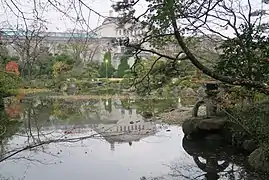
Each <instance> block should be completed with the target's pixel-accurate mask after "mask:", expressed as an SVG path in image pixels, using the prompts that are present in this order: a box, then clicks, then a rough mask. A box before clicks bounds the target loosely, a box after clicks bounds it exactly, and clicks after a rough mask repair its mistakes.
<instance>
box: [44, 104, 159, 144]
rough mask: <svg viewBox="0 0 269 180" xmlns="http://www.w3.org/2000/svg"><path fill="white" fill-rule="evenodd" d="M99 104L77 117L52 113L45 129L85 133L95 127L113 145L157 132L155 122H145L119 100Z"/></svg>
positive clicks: (85, 109) (134, 110)
mask: <svg viewBox="0 0 269 180" xmlns="http://www.w3.org/2000/svg"><path fill="white" fill-rule="evenodd" d="M108 106H109V107H108ZM97 107H98V108H97V109H95V110H94V111H93V110H92V108H90V109H87V108H86V107H85V108H84V110H83V108H82V110H81V115H82V116H75V119H74V118H71V117H67V119H65V120H60V119H58V118H57V117H54V116H50V117H49V120H48V121H47V123H46V125H45V124H44V126H42V130H50V131H52V130H59V131H62V132H66V131H68V132H69V131H70V133H84V134H85V133H90V132H91V131H92V130H94V131H96V132H97V133H100V134H101V135H102V136H103V137H104V138H105V139H106V140H107V141H108V142H110V143H111V146H113V145H114V143H119V142H132V141H138V140H139V139H141V138H143V137H146V136H149V135H152V134H154V133H155V131H156V126H155V123H153V122H146V121H144V120H143V117H142V116H141V115H140V114H137V112H136V109H132V108H129V109H125V108H123V107H122V105H121V101H120V100H103V101H100V102H99V103H97ZM80 109H81V108H80ZM130 144H131V143H130ZM112 149H113V148H112Z"/></svg>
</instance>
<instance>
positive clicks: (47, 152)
mask: <svg viewBox="0 0 269 180" xmlns="http://www.w3.org/2000/svg"><path fill="white" fill-rule="evenodd" d="M175 107H178V100H175V99H173V100H131V99H129V100H119V99H96V98H95V99H92V100H72V101H71V100H60V99H51V100H48V99H41V98H32V99H29V100H27V101H26V102H24V103H22V104H16V103H15V104H14V103H13V104H10V105H8V106H7V107H6V112H7V114H5V113H2V116H3V117H5V116H4V115H6V117H8V118H12V119H13V120H14V119H17V120H20V122H21V123H19V124H18V123H13V124H12V125H11V126H9V127H8V128H7V130H6V136H5V137H4V138H1V139H0V142H1V151H0V153H1V155H0V158H1V159H2V160H3V159H5V160H3V161H2V162H0V179H3V180H4V179H10V180H13V179H15V180H19V179H20V180H21V179H26V180H49V179H50V180H59V179H65V180H74V179H77V180H84V179H85V180H86V179H87V180H146V179H155V180H157V179H160V180H163V179H167V180H173V179H178V180H185V179H208V180H214V179H234V180H239V179H250V180H253V179H257V180H259V179H269V178H268V177H262V176H261V175H258V174H256V173H254V172H252V171H251V170H249V168H248V165H247V162H246V161H247V158H246V157H245V156H243V155H241V154H238V153H237V152H236V151H235V150H234V149H232V148H230V147H227V146H223V145H222V144H220V143H218V142H210V143H209V142H201V141H200V142H195V141H192V140H188V139H186V138H184V134H183V132H182V129H181V127H178V126H169V125H165V124H162V123H161V122H157V121H155V120H153V119H151V120H145V119H144V118H143V117H142V116H141V114H143V112H148V111H151V112H156V113H157V112H161V111H164V110H165V109H167V108H168V109H169V108H175ZM12 122H15V121H12ZM8 156H10V157H8ZM7 157H8V158H7Z"/></svg>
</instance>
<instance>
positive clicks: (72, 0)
mask: <svg viewBox="0 0 269 180" xmlns="http://www.w3.org/2000/svg"><path fill="white" fill-rule="evenodd" d="M48 1H51V2H52V3H53V4H55V5H56V6H57V8H58V10H56V9H55V7H52V6H51V5H49V3H48ZM55 1H56V0H1V1H0V5H1V6H0V19H1V20H2V27H7V24H12V25H16V24H22V26H24V21H23V20H22V17H19V18H17V17H16V15H20V16H21V13H20V12H19V11H18V9H20V10H21V11H23V14H24V16H25V17H26V18H33V15H36V14H37V13H36V12H38V17H41V19H45V20H46V21H47V23H46V27H47V28H48V29H47V31H66V30H67V29H71V30H72V29H74V28H76V29H84V30H87V31H90V30H91V29H94V28H96V27H97V26H99V25H100V24H101V23H102V22H103V20H104V17H101V16H108V15H109V10H112V8H111V5H112V4H113V3H112V1H113V0H82V1H83V2H84V3H85V5H86V6H88V7H90V8H92V9H94V10H95V11H96V12H98V13H100V15H101V16H99V15H97V14H96V13H94V12H91V13H90V14H89V12H90V10H89V8H87V7H86V6H85V5H82V6H81V12H82V13H81V12H80V8H79V7H80V6H79V3H78V2H79V0H57V1H58V2H60V4H56V3H55ZM115 1H117V0H114V2H115ZM226 1H227V2H229V1H231V0H226ZM12 2H13V3H12ZM34 2H36V3H34ZM234 2H235V3H233V7H234V6H236V3H237V4H238V2H240V3H241V6H242V7H243V9H242V10H243V11H245V12H247V8H248V6H247V4H246V3H247V0H240V1H239V0H234ZM251 3H252V5H253V7H252V8H253V9H257V8H260V7H261V0H251ZM34 6H36V7H37V8H36V9H37V11H33V9H34V8H33V7H34ZM74 7H76V8H74ZM146 7H147V5H146V3H145V1H144V0H143V1H142V0H141V2H140V3H139V4H138V6H137V7H136V9H137V11H138V12H137V14H141V13H142V12H143V11H144V10H145V8H146ZM59 9H60V10H61V11H62V12H60V11H59ZM63 13H66V14H63ZM15 14H16V15H15ZM77 14H80V19H81V17H82V16H83V17H84V19H85V20H86V21H87V22H86V24H80V23H78V21H77V20H76V18H77ZM116 15H117V14H116V13H115V12H114V16H116ZM32 22H33V21H32V20H29V21H27V24H28V25H30V24H31V23H32ZM88 25H89V26H88ZM218 31H220V30H218ZM221 31H224V30H221ZM226 32H227V33H228V34H231V33H232V32H231V30H230V29H228V30H227V31H226Z"/></svg>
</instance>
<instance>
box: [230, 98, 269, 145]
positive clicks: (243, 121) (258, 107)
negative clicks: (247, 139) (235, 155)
mask: <svg viewBox="0 0 269 180" xmlns="http://www.w3.org/2000/svg"><path fill="white" fill-rule="evenodd" d="M229 111H230V112H231V113H232V115H233V118H231V121H236V123H238V124H240V125H241V126H242V127H243V128H244V129H246V130H247V131H248V132H249V133H250V135H251V137H252V138H253V139H254V140H255V141H256V142H259V143H260V144H268V145H269V121H268V117H269V101H263V102H256V103H254V104H251V105H247V106H242V105H238V106H235V107H233V108H232V109H230V110H229Z"/></svg>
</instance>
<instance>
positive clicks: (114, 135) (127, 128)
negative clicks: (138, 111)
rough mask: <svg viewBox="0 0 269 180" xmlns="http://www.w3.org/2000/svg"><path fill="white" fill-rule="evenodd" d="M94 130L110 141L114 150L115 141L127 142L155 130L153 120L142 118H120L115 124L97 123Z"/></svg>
mask: <svg viewBox="0 0 269 180" xmlns="http://www.w3.org/2000/svg"><path fill="white" fill-rule="evenodd" d="M94 130H95V131H96V132H97V133H99V134H100V135H102V136H103V137H104V139H105V140H106V141H107V142H109V143H110V146H111V150H114V148H115V143H129V145H130V146H131V145H132V142H134V141H139V140H140V139H142V138H145V137H148V136H151V135H154V134H155V133H156V131H157V128H156V124H155V123H154V122H151V121H150V122H147V121H145V120H142V119H140V120H139V119H128V120H127V119H121V120H119V121H118V122H117V123H116V124H99V125H98V126H97V127H95V128H94Z"/></svg>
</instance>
